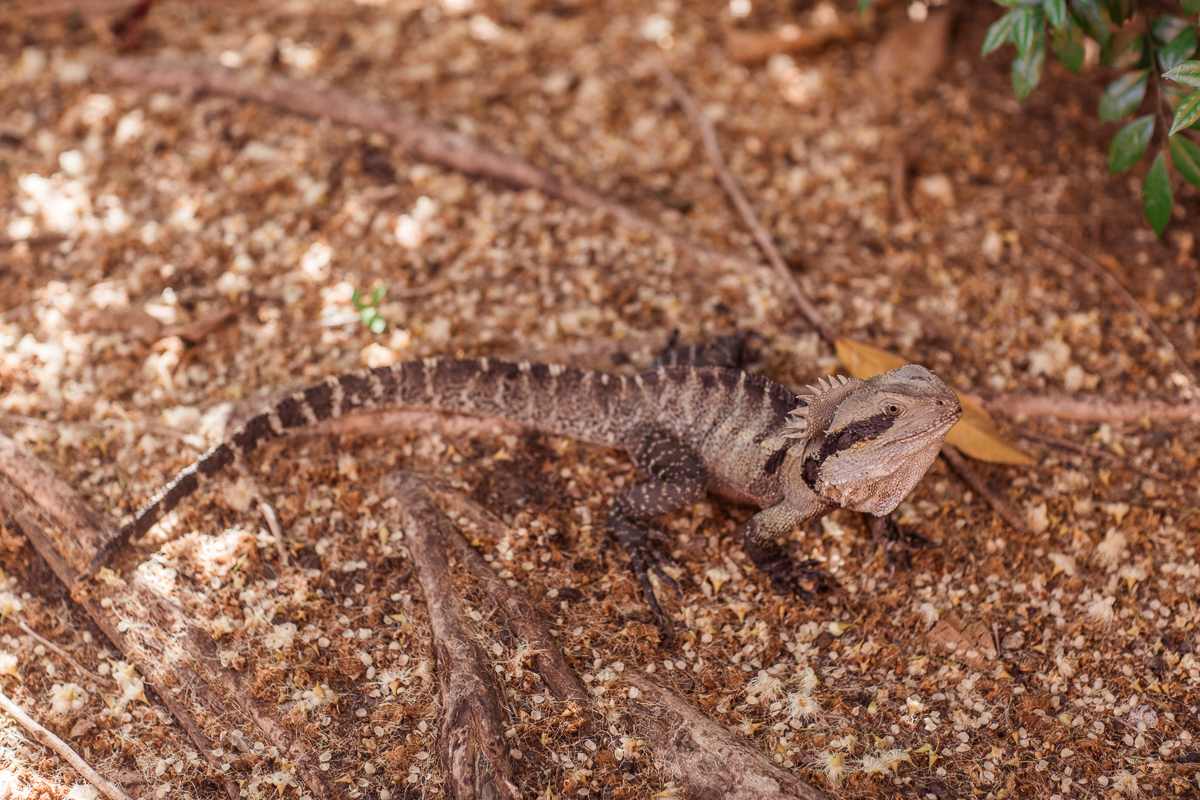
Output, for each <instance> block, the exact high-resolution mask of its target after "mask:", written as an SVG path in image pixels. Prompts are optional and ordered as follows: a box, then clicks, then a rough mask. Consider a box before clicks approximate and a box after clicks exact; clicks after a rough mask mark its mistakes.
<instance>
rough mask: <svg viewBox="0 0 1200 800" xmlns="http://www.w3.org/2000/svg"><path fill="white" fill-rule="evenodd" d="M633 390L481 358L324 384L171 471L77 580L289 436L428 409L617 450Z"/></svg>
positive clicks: (636, 416) (635, 397) (636, 388)
mask: <svg viewBox="0 0 1200 800" xmlns="http://www.w3.org/2000/svg"><path fill="white" fill-rule="evenodd" d="M642 389H643V385H642V381H641V380H640V379H638V378H627V377H625V376H621V375H609V374H607V373H602V372H594V371H589V370H581V369H577V368H574V367H563V366H558V365H546V364H531V363H528V362H523V363H521V364H512V363H507V362H502V361H496V360H494V359H487V358H481V359H442V358H427V359H425V360H423V361H409V362H405V363H402V364H396V365H393V366H388V367H378V368H376V369H370V370H363V371H360V372H352V373H348V374H345V375H339V376H334V377H329V378H326V379H325V380H323V381H320V382H319V383H315V384H312V385H311V386H307V387H305V388H303V389H300V390H298V391H296V392H294V393H292V394H291V395H289V396H287V397H285V398H283V399H282V400H280V401H279V402H277V403H275V404H274V405H273V406H272V407H271V408H269V409H267V410H266V411H264V412H263V413H261V414H259V415H257V416H255V417H253V418H251V419H250V420H248V421H247V422H246V423H245V424H244V425H242V426H241V427H240V428H238V429H237V430H236V431H235V432H234V433H233V435H232V436H230V437H229V439H227V440H226V441H224V442H222V443H221V444H218V445H216V446H215V447H213V448H212V449H210V450H209V451H208V452H206V453H205V454H204V455H202V456H200V458H198V459H197V460H196V461H194V462H193V463H192V464H190V465H189V466H187V467H185V468H184V469H183V470H182V471H180V472H179V474H177V475H176V476H175V477H174V479H172V480H171V482H170V483H168V484H167V485H166V486H164V487H163V488H162V489H161V490H160V491H159V492H158V493H157V494H156V495H154V497H153V498H152V499H151V500H150V502H149V503H147V504H146V505H144V506H143V507H142V508H140V509H139V510H138V512H137V513H136V514H135V515H134V518H133V520H132V521H131V522H129V523H128V524H126V525H124V526H123V527H122V528H121V529H120V531H118V532H117V534H116V535H115V536H113V538H112V539H110V540H109V541H107V542H105V544H104V545H103V546H102V547H101V548H100V549H99V550H98V551H97V552H96V554H95V556H93V558H92V560H91V563H90V564H89V565H88V568H87V571H86V572H85V573H84V575H85V576H92V575H95V574H96V572H97V570H99V568H100V567H102V566H104V565H105V564H107V563H108V562H109V561H111V560H112V558H113V556H114V555H116V553H118V552H119V551H120V550H122V549H123V548H124V547H125V546H126V544H127V543H128V542H129V540H130V539H132V538H135V537H140V536H143V535H145V533H146V532H147V531H149V530H150V528H152V527H153V526H154V524H155V523H156V522H158V521H159V520H160V519H162V518H163V516H165V515H166V514H167V513H169V512H170V511H171V510H172V509H174V508H175V507H176V506H177V505H179V503H180V502H181V501H182V500H183V499H184V498H186V497H187V496H188V495H190V494H192V493H193V492H195V491H196V490H197V489H198V488H199V487H200V485H201V483H202V480H203V479H205V478H209V477H212V476H214V475H216V474H217V473H219V472H220V471H221V470H223V469H224V468H225V467H227V466H229V465H230V464H232V463H233V461H234V459H235V458H236V457H238V456H242V455H245V454H248V453H250V452H251V451H253V450H254V449H255V448H257V447H258V446H259V445H260V444H261V443H263V442H264V441H267V440H268V439H273V438H276V437H279V436H282V435H283V434H284V433H286V432H287V431H289V430H293V429H295V428H302V427H305V426H309V425H315V424H317V423H318V422H321V421H323V420H327V419H336V418H338V417H341V416H343V415H345V414H349V413H353V412H356V411H368V410H381V409H430V410H435V411H449V412H456V413H462V414H474V415H478V416H486V417H500V418H503V419H507V420H510V421H512V422H517V423H520V424H523V425H527V426H529V427H531V428H534V429H537V430H541V431H544V432H547V433H554V434H559V435H563V436H570V437H572V438H576V439H580V440H583V441H589V442H593V443H596V444H603V445H609V446H620V445H621V444H622V442H623V440H624V438H625V433H626V432H627V431H629V430H631V429H632V427H634V426H636V425H637V424H638V422H639V420H640V419H641V417H642V415H643V410H644V407H645V405H646V404H645V403H644V402H642V398H641V397H640V395H641V394H642V391H641V390H642Z"/></svg>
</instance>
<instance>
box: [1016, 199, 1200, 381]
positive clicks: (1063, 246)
mask: <svg viewBox="0 0 1200 800" xmlns="http://www.w3.org/2000/svg"><path fill="white" fill-rule="evenodd" d="M1010 218H1011V219H1012V221H1013V222H1014V223H1016V225H1017V227H1018V228H1021V229H1022V230H1024V231H1025V232H1026V233H1028V234H1029V235H1031V236H1032V237H1033V238H1035V239H1037V240H1038V241H1039V242H1041V243H1042V244H1044V245H1045V246H1046V247H1049V248H1050V249H1051V250H1056V251H1058V252H1059V253H1061V254H1063V255H1065V256H1067V257H1068V258H1070V259H1071V260H1072V261H1074V262H1075V263H1076V264H1078V265H1079V266H1081V267H1083V268H1084V269H1086V270H1087V271H1088V272H1090V273H1092V275H1093V276H1095V277H1096V279H1097V280H1099V281H1100V282H1101V283H1102V284H1104V286H1105V288H1107V289H1108V290H1109V291H1110V292H1112V294H1113V295H1115V296H1116V297H1117V299H1118V300H1120V301H1121V302H1122V303H1124V304H1125V306H1126V307H1127V308H1128V309H1129V310H1130V311H1132V312H1133V313H1134V315H1136V316H1137V318H1138V319H1139V320H1141V322H1142V324H1143V325H1145V326H1146V328H1147V330H1149V331H1150V334H1151V335H1152V336H1153V337H1154V338H1155V339H1157V340H1158V343H1159V344H1160V345H1162V347H1163V349H1164V350H1166V351H1167V352H1168V353H1170V354H1171V356H1172V357H1173V358H1174V359H1175V361H1176V362H1177V363H1178V364H1179V369H1180V370H1181V371H1182V372H1183V374H1184V375H1186V376H1187V378H1188V380H1189V381H1190V382H1191V385H1192V386H1196V385H1197V381H1196V373H1194V372H1192V368H1191V367H1189V366H1188V364H1187V362H1186V361H1184V360H1183V356H1181V355H1179V351H1178V350H1176V349H1175V345H1174V343H1172V342H1171V340H1170V339H1169V338H1167V334H1166V332H1165V331H1163V329H1162V328H1160V327H1159V326H1158V323H1157V322H1155V321H1154V317H1151V316H1150V314H1148V313H1147V312H1146V309H1144V308H1142V306H1141V303H1139V302H1138V301H1137V298H1135V297H1134V296H1133V295H1131V294H1130V293H1129V291H1128V290H1127V289H1126V288H1125V287H1124V286H1123V285H1122V284H1121V282H1120V281H1119V280H1117V278H1116V276H1115V275H1113V274H1112V273H1111V272H1109V271H1108V270H1107V269H1105V268H1104V266H1103V265H1102V264H1100V262H1098V261H1096V259H1094V258H1091V257H1090V256H1088V255H1087V254H1085V253H1083V252H1081V251H1080V250H1078V249H1077V248H1075V247H1072V246H1071V245H1069V244H1067V243H1066V242H1064V241H1063V240H1062V239H1060V238H1058V237H1057V236H1055V235H1054V234H1052V233H1050V232H1049V231H1047V230H1044V229H1042V228H1039V227H1037V226H1036V225H1034V224H1033V223H1031V222H1029V221H1027V220H1024V219H1022V218H1021V217H1018V216H1016V215H1015V214H1014V215H1012V216H1011V217H1010Z"/></svg>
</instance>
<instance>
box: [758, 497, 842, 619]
mask: <svg viewBox="0 0 1200 800" xmlns="http://www.w3.org/2000/svg"><path fill="white" fill-rule="evenodd" d="M826 510H828V507H827V506H826V505H824V504H822V503H819V502H815V501H814V502H813V503H811V507H809V505H804V506H801V505H797V504H795V503H793V502H789V501H787V500H785V501H783V502H782V503H778V504H776V505H773V506H771V507H770V508H767V509H764V510H763V511H760V512H759V513H757V514H755V515H754V516H753V517H751V518H750V521H749V522H747V523H746V527H745V528H743V529H742V549H744V550H745V551H746V555H747V556H749V557H750V560H751V561H753V562H754V565H755V566H756V567H758V568H759V569H761V570H762V571H763V572H765V573H766V574H767V577H769V578H770V579H771V583H772V584H774V586H775V588H776V589H777V590H778V591H779V592H780V593H782V594H788V593H791V592H794V593H795V594H796V595H797V596H799V597H800V598H802V599H804V600H810V601H811V600H813V599H814V594H813V592H810V591H808V590H807V589H805V588H804V587H803V586H802V585H801V581H804V580H810V581H812V582H813V583H814V584H816V588H817V590H818V591H820V590H822V589H825V588H830V587H832V586H834V585H835V581H834V580H833V576H831V575H830V574H829V573H828V572H826V571H825V570H823V569H821V568H820V567H819V566H818V565H819V564H820V562H819V561H816V560H814V559H806V560H804V561H795V560H794V559H792V557H791V556H789V555H788V553H787V551H786V550H785V549H784V548H783V547H781V546H780V545H779V543H778V541H777V540H778V538H779V537H780V536H782V535H784V534H785V533H787V532H788V531H790V530H792V529H793V528H795V527H796V526H797V525H799V524H801V523H804V522H807V521H809V520H810V519H813V518H815V517H819V516H821V515H822V514H823V513H824V512H825V511H826Z"/></svg>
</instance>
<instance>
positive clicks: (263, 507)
mask: <svg viewBox="0 0 1200 800" xmlns="http://www.w3.org/2000/svg"><path fill="white" fill-rule="evenodd" d="M259 495H260V497H261V495H262V492H259ZM258 510H259V511H261V512H262V515H263V517H264V518H265V519H266V520H267V527H268V528H269V529H270V530H271V536H272V537H274V539H275V550H276V552H278V553H279V564H280V566H283V567H286V566H287V565H288V554H287V548H286V547H284V544H283V527H282V526H281V525H280V524H279V516H278V515H277V514H276V513H275V509H274V508H273V507H272V506H271V504H270V503H268V502H267V501H266V500H261V499H260V500H259V502H258Z"/></svg>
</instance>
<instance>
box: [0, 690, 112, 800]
mask: <svg viewBox="0 0 1200 800" xmlns="http://www.w3.org/2000/svg"><path fill="white" fill-rule="evenodd" d="M0 707H2V708H3V709H4V710H5V711H7V712H8V713H9V715H10V716H11V717H12V718H13V719H15V720H16V721H17V722H19V723H21V726H22V727H23V728H25V730H27V731H29V733H30V735H32V736H33V738H35V739H37V740H38V741H39V742H41V743H42V744H44V745H45V746H46V747H49V748H50V749H51V750H53V751H54V752H55V753H57V754H58V757H59V758H61V759H62V760H63V761H66V762H67V763H68V764H70V765H71V768H72V769H74V770H75V771H76V772H78V773H79V774H80V775H82V776H83V778H84V780H86V781H87V782H88V783H90V784H91V785H92V786H95V787H96V788H97V789H98V790H99V791H100V792H102V793H103V794H104V796H105V797H107V798H109V800H130V797H129V795H127V794H125V793H124V792H123V791H121V789H120V787H118V786H117V785H116V784H114V783H110V782H109V780H108V779H107V778H105V777H104V776H103V775H101V774H100V773H99V772H97V771H96V770H95V769H93V768H92V766H91V765H90V764H88V763H87V762H86V761H84V760H83V759H82V758H80V757H79V754H78V753H76V752H75V751H74V750H72V749H71V746H70V745H69V744H67V743H66V742H64V741H63V740H62V739H60V738H58V737H57V736H55V735H54V734H53V733H51V732H50V731H48V730H46V729H45V728H43V727H42V726H41V725H39V724H38V723H37V721H36V720H34V719H33V717H31V716H29V715H28V714H26V713H25V711H24V710H23V709H22V708H21V707H20V706H18V705H17V704H16V703H14V702H13V701H12V699H11V698H9V696H8V695H6V694H5V693H4V692H3V691H0Z"/></svg>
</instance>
